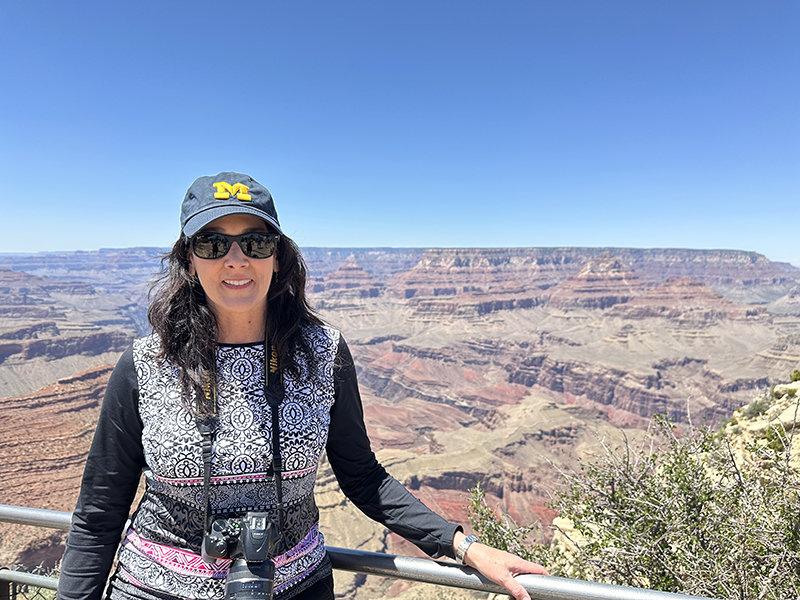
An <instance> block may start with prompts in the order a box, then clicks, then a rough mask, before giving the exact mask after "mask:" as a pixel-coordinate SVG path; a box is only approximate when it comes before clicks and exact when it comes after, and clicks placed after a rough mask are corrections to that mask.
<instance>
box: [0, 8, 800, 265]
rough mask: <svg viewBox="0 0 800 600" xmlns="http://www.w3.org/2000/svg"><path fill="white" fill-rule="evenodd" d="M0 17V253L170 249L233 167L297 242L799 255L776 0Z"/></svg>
mask: <svg viewBox="0 0 800 600" xmlns="http://www.w3.org/2000/svg"><path fill="white" fill-rule="evenodd" d="M0 26H1V27H2V31H3V36H2V40H0V47H1V48H2V51H1V52H0V82H2V83H1V84H0V85H2V86H3V88H2V89H3V92H4V93H2V94H0V177H1V178H2V184H0V253H4V252H39V251H64V250H79V249H80V250H94V249H98V248H124V247H132V246H159V247H165V246H170V245H172V243H173V242H174V241H175V239H177V237H178V235H179V233H180V228H179V211H180V202H181V200H182V199H183V196H184V194H185V192H186V189H187V188H188V187H189V185H190V184H191V182H192V181H193V180H194V179H195V178H196V177H199V176H202V175H213V174H216V173H218V172H220V171H228V170H232V171H239V172H244V173H248V174H249V175H251V176H253V177H254V178H255V179H256V180H258V181H259V182H260V183H262V184H264V185H265V186H266V187H267V188H269V190H270V191H271V192H272V195H273V196H274V198H275V203H276V206H277V210H278V214H279V217H280V220H281V224H282V227H283V229H284V231H285V232H286V233H287V234H288V235H290V236H291V237H292V238H294V239H295V241H297V242H298V243H299V244H300V245H301V246H337V247H354V246H355V247H376V246H378V247H387V246H388V247H506V246H592V247H598V246H612V247H640V248H653V247H667V248H675V247H678V248H725V249H740V250H751V251H756V252H759V253H762V254H764V255H766V256H767V257H768V258H770V259H772V260H777V261H786V262H791V263H793V264H794V265H795V266H798V267H800V236H798V233H797V232H798V226H797V223H798V214H800V193H799V191H800V76H798V75H799V73H800V69H799V68H798V67H800V35H798V33H797V32H798V30H800V3H798V2H797V1H796V0H786V1H784V0H776V1H770V0H765V1H760V2H756V1H752V0H749V1H746V2H743V1H739V0H720V1H717V0H708V1H706V0H700V1H698V0H669V1H666V0H663V1H658V0H654V1H647V2H642V1H641V0H636V1H621V0H604V1H602V2H601V1H598V0H583V1H572V0H548V1H535V0H530V1H516V0H496V1H489V0H484V1H481V2H475V1H471V0H458V1H456V0H441V1H437V0H426V1H418V0H405V1H403V2H400V1H393V0H369V1H355V0H341V1H337V2H331V1H329V0H328V1H321V0H320V1H307V0H292V1H291V2H290V1H288V0H280V1H277V0H257V1H238V0H230V1H229V2H227V3H221V2H205V1H202V0H194V1H191V2H184V1H181V0H175V1H170V2H162V1H159V2H152V1H150V0H140V1H137V2H108V1H107V0H104V1H102V2H99V1H97V2H95V1H86V2H83V1H80V0H76V1H75V2H63V1H58V2H56V1H52V0H42V1H36V0H4V1H3V2H2V3H0Z"/></svg>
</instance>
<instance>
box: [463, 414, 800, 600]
mask: <svg viewBox="0 0 800 600" xmlns="http://www.w3.org/2000/svg"><path fill="white" fill-rule="evenodd" d="M760 412H763V411H762V410H759V413H760ZM686 429H687V431H686V432H685V433H684V434H683V435H681V436H678V435H677V434H676V432H675V430H674V428H673V426H672V424H670V423H669V422H668V421H667V420H666V419H664V418H661V417H657V418H656V419H655V422H654V428H653V430H652V431H651V433H650V434H649V436H648V437H647V438H646V439H645V441H644V442H643V443H642V444H641V445H639V446H637V447H632V446H631V445H630V444H629V443H627V442H626V443H625V444H624V445H623V447H622V449H621V450H612V449H610V448H606V449H605V452H604V454H603V455H602V456H601V457H599V458H597V459H594V460H592V461H586V462H584V463H582V464H581V466H580V468H579V470H578V471H574V472H569V473H564V474H563V475H564V480H565V484H566V485H565V488H564V490H563V491H561V492H559V493H557V494H556V498H555V501H554V503H553V508H555V509H556V510H557V511H558V512H559V514H560V517H561V518H562V519H563V521H559V522H563V523H565V525H564V526H563V527H562V528H561V530H560V533H558V534H557V537H558V536H561V537H562V538H563V539H564V540H566V543H565V544H561V545H557V544H554V545H553V546H551V548H549V549H539V550H536V551H534V552H533V555H534V556H536V557H537V558H538V559H540V562H542V561H545V566H547V567H548V569H549V570H550V572H551V573H553V574H556V575H568V576H572V577H578V578H580V579H586V580H589V581H599V582H605V583H613V584H618V585H629V586H634V587H646V588H650V589H655V590H661V591H667V592H677V593H684V594H690V595H701V596H709V597H713V598H736V599H737V600H746V599H753V600H755V599H756V598H758V599H759V600H761V599H774V600H778V599H784V598H797V597H800V579H798V576H797V574H798V573H800V525H799V523H798V518H799V517H798V515H800V500H799V499H798V490H800V476H798V473H796V472H795V471H794V470H792V468H791V467H790V465H789V457H790V454H791V453H790V452H788V451H787V450H790V446H791V443H792V438H791V436H790V435H788V436H787V432H785V431H784V430H783V428H782V427H779V428H771V429H768V433H767V434H766V436H767V439H766V440H765V441H764V442H762V443H753V444H750V445H743V444H740V443H732V442H731V441H730V440H729V439H728V438H726V437H722V438H720V437H719V436H718V435H715V434H714V433H713V432H712V431H711V430H710V429H708V428H694V427H691V426H689V427H687V428H686ZM567 523H569V524H571V526H568V525H566V524H567ZM476 530H478V528H477V527H476ZM509 530H510V531H513V530H514V526H510V527H509ZM499 533H500V534H503V531H502V530H501V531H499ZM501 537H502V535H501ZM515 539H516V538H515Z"/></svg>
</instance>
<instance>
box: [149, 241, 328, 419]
mask: <svg viewBox="0 0 800 600" xmlns="http://www.w3.org/2000/svg"><path fill="white" fill-rule="evenodd" d="M189 252H190V249H189V240H188V238H186V237H185V236H181V238H180V239H179V240H178V241H177V242H175V245H174V246H173V247H172V250H171V251H170V252H168V253H166V254H165V255H164V256H163V257H162V258H161V273H160V275H159V276H158V278H157V279H156V280H155V281H154V282H153V284H152V286H151V288H150V308H149V310H148V313H147V318H148V320H149V321H150V325H151V326H152V327H153V331H154V332H155V333H156V334H157V335H158V336H159V338H160V340H161V351H160V353H159V354H158V355H157V356H156V358H157V359H160V360H167V361H169V362H171V363H172V364H174V365H175V366H177V367H178V371H179V373H180V381H181V385H182V387H183V398H184V404H185V406H186V407H187V408H188V409H190V410H192V411H193V412H196V414H199V415H204V416H205V415H209V414H211V413H213V412H214V410H215V407H214V405H213V401H212V398H211V394H209V393H208V391H209V390H210V388H209V386H212V387H215V386H216V381H214V372H215V360H216V358H215V353H214V344H215V343H216V340H217V333H218V327H217V319H216V317H215V316H214V313H213V312H211V309H210V308H209V307H208V303H207V302H206V294H205V292H204V291H203V288H202V286H201V285H200V281H199V280H198V279H197V277H193V276H192V275H190V274H189ZM275 256H276V257H277V259H278V266H279V269H280V270H279V271H278V272H277V273H275V275H274V276H273V278H272V283H271V284H270V286H269V293H268V294H267V315H266V331H267V338H268V339H269V340H270V343H271V344H273V345H274V347H275V349H276V350H277V352H278V364H279V366H280V369H281V370H282V371H286V370H288V371H289V372H292V373H296V372H297V370H298V363H297V360H296V359H297V355H298V354H300V355H302V356H303V359H304V362H305V363H306V364H307V365H309V367H311V368H312V370H313V368H314V366H316V364H317V357H316V356H315V355H314V353H313V352H312V350H311V347H310V345H309V343H308V341H307V340H306V338H305V336H304V335H303V332H302V327H303V326H304V325H305V324H315V325H322V324H323V323H322V320H321V319H320V318H319V317H318V316H317V315H316V314H315V313H314V311H313V310H312V309H311V307H310V306H309V304H308V301H307V300H306V292H305V289H306V272H307V270H306V265H305V262H304V261H303V256H302V254H301V253H300V249H299V248H298V247H297V245H296V244H295V243H294V241H292V240H291V239H290V238H288V237H286V236H284V235H281V239H280V242H279V243H278V248H277V250H276V254H275ZM192 397H194V399H195V402H192V401H191V399H192Z"/></svg>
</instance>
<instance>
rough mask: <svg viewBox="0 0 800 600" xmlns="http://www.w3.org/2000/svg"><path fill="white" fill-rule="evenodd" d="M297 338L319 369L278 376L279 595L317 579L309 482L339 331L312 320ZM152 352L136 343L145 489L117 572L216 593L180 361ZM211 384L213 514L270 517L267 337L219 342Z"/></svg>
mask: <svg viewBox="0 0 800 600" xmlns="http://www.w3.org/2000/svg"><path fill="white" fill-rule="evenodd" d="M304 335H305V336H306V339H307V340H308V342H309V344H310V345H311V348H312V350H313V351H314V353H315V355H316V356H317V357H318V360H317V364H316V366H315V368H314V369H313V371H311V369H310V368H309V365H307V364H306V363H305V362H303V361H302V360H301V358H300V357H298V364H299V373H298V375H296V376H292V375H291V374H288V373H287V374H285V376H284V389H285V395H284V400H283V403H282V404H281V406H280V409H279V410H280V451H281V455H282V458H283V469H284V473H283V500H284V503H285V526H286V528H285V532H284V533H285V535H284V539H285V540H286V542H285V543H284V545H283V547H281V548H280V549H279V552H280V555H279V556H278V557H277V558H276V559H275V564H276V567H277V568H276V573H275V593H276V594H281V593H282V592H285V591H287V590H289V589H290V588H291V587H293V586H298V587H299V588H303V587H306V584H308V583H310V579H313V580H316V579H318V577H316V576H314V577H312V574H314V573H315V571H318V570H319V567H320V565H321V564H322V563H323V560H324V559H325V547H324V540H323V537H322V534H321V533H320V532H319V529H318V520H319V512H318V510H317V506H316V504H315V502H314V482H315V480H316V473H317V465H318V463H319V459H320V455H321V453H322V451H323V450H324V448H325V444H326V441H327V439H328V426H329V424H330V409H331V407H332V406H333V402H334V384H333V366H334V360H335V356H336V350H337V346H338V343H339V332H338V331H336V330H334V329H331V328H327V327H319V326H311V325H310V326H307V327H306V328H305V330H304ZM158 350H159V342H158V338H157V337H156V336H150V337H146V338H142V339H139V340H137V341H136V342H135V343H134V366H135V368H136V375H137V380H138V386H139V415H140V417H141V420H142V425H143V431H142V445H143V448H144V455H145V459H146V462H147V466H148V469H146V471H145V477H146V483H147V486H146V491H145V494H144V497H143V498H142V501H141V503H140V505H139V508H138V509H137V511H136V514H135V515H134V517H133V522H132V526H131V528H130V530H129V531H128V533H127V535H126V537H125V539H124V540H123V543H122V547H121V548H120V552H119V570H118V577H121V578H122V579H123V580H125V581H127V582H128V583H129V584H132V585H134V586H136V587H139V588H144V589H145V590H149V591H151V592H155V595H161V594H169V595H171V596H180V597H183V598H197V599H219V598H222V597H223V593H224V578H225V576H226V575H227V570H228V565H229V561H228V560H227V559H225V560H218V561H217V563H215V564H213V565H208V564H206V563H204V562H203V560H202V559H201V558H200V556H199V552H200V545H201V540H202V533H203V506H204V496H203V460H202V451H201V445H200V443H201V435H200V433H199V432H198V431H197V426H196V424H195V419H194V417H193V415H192V414H191V413H190V412H189V411H188V410H187V409H186V408H185V407H184V403H183V402H182V401H181V393H182V392H181V385H180V382H179V379H178V376H177V371H176V368H175V367H174V366H172V365H170V364H165V363H163V362H159V361H157V360H156V359H154V358H153V357H154V356H155V355H156V354H157V353H158ZM217 386H218V392H217V403H218V415H219V424H218V427H217V432H216V435H215V438H214V444H213V464H212V471H211V491H210V499H211V513H212V514H211V516H212V518H213V517H214V516H215V515H233V514H243V513H244V512H246V511H248V510H259V511H267V512H270V513H272V514H273V516H275V513H276V497H275V483H274V477H273V473H272V469H271V467H270V463H271V456H272V431H271V414H270V407H269V405H268V404H267V402H266V400H265V399H264V344H248V345H230V346H226V345H220V346H218V347H217Z"/></svg>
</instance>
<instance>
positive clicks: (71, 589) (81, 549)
mask: <svg viewBox="0 0 800 600" xmlns="http://www.w3.org/2000/svg"><path fill="white" fill-rule="evenodd" d="M138 398H139V392H138V386H137V380H136V370H135V368H134V364H133V349H132V348H128V350H126V351H125V353H124V354H123V355H122V357H121V358H120V359H119V362H117V366H116V367H115V368H114V371H113V373H112V374H111V378H110V379H109V382H108V387H107V388H106V392H105V396H104V398H103V406H102V408H101V409H100V418H99V420H98V422H97V429H96V430H95V434H94V439H93V441H92V446H91V449H90V450H89V456H88V457H87V459H86V467H85V469H84V472H83V480H82V483H81V491H80V496H79V498H78V503H77V506H76V507H75V512H74V513H73V515H72V527H71V528H70V532H69V536H68V538H67V544H66V550H65V552H64V558H63V561H62V563H61V576H60V578H59V583H58V599H59V600H100V598H101V596H102V593H103V588H104V587H105V583H106V580H107V579H108V574H109V572H110V570H111V564H112V562H113V560H114V555H115V553H116V550H117V546H118V545H119V541H120V537H121V534H122V528H123V526H124V525H125V521H126V520H127V518H128V514H129V512H130V507H131V502H133V497H134V495H135V494H136V488H137V487H138V484H139V476H140V474H141V471H142V468H143V467H144V464H145V462H144V453H143V450H142V423H141V420H140V418H139V412H138Z"/></svg>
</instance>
